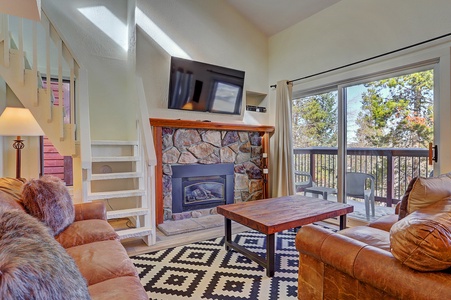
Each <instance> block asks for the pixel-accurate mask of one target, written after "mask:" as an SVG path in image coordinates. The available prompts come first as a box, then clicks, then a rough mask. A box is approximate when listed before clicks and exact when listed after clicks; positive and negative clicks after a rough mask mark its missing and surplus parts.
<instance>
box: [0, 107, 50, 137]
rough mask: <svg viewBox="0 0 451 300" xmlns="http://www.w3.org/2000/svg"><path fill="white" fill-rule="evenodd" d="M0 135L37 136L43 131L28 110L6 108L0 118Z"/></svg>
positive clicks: (42, 133)
mask: <svg viewBox="0 0 451 300" xmlns="http://www.w3.org/2000/svg"><path fill="white" fill-rule="evenodd" d="M0 135H6V136H39V135H44V131H42V129H41V127H40V126H39V124H38V122H37V121H36V120H35V118H34V117H33V115H32V114H31V112H30V110H28V108H20V107H7V108H5V110H4V111H3V113H2V115H1V116H0Z"/></svg>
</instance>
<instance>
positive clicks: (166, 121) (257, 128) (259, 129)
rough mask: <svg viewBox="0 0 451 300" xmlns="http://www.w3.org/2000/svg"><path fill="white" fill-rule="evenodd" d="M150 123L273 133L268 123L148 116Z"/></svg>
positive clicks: (157, 125)
mask: <svg viewBox="0 0 451 300" xmlns="http://www.w3.org/2000/svg"><path fill="white" fill-rule="evenodd" d="M149 120H150V125H152V126H153V127H171V128H194V129H210V130H236V131H254V132H265V133H273V132H274V126H268V125H249V124H237V123H222V122H205V121H190V120H180V119H158V118H150V119H149Z"/></svg>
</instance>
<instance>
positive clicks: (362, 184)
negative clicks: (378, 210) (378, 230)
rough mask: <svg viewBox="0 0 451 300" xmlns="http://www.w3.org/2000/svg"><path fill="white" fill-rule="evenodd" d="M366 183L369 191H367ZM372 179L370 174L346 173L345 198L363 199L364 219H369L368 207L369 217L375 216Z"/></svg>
mask: <svg viewBox="0 0 451 300" xmlns="http://www.w3.org/2000/svg"><path fill="white" fill-rule="evenodd" d="M368 181H369V183H370V189H367V188H366V187H367V184H368ZM374 181H375V179H374V177H373V176H372V175H370V174H366V173H359V172H348V173H346V196H349V197H355V198H360V199H364V201H365V212H366V219H367V220H369V219H370V205H371V215H372V216H373V217H374V216H375V204H374Z"/></svg>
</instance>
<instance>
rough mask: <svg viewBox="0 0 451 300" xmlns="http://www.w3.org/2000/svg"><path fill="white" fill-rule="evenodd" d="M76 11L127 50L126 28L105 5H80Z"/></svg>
mask: <svg viewBox="0 0 451 300" xmlns="http://www.w3.org/2000/svg"><path fill="white" fill-rule="evenodd" d="M78 11H79V12H80V13H81V14H82V15H83V16H85V17H86V18H87V19H88V20H89V21H91V22H92V23H93V24H94V25H95V26H97V27H98V28H99V29H100V30H102V31H103V32H104V33H105V34H106V35H107V36H108V37H109V38H110V39H112V40H113V41H114V42H115V43H116V44H118V45H119V46H121V47H122V49H124V50H125V51H128V30H127V25H126V24H124V23H123V22H122V21H121V20H119V18H118V17H116V16H115V15H114V14H113V13H112V12H111V11H110V10H109V9H108V8H106V7H105V6H93V7H82V8H79V9H78Z"/></svg>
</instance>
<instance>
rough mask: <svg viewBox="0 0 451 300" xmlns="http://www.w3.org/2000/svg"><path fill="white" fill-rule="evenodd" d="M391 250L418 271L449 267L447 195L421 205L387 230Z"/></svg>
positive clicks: (450, 239) (449, 204) (450, 212)
mask: <svg viewBox="0 0 451 300" xmlns="http://www.w3.org/2000/svg"><path fill="white" fill-rule="evenodd" d="M390 244H391V252H392V254H393V256H394V257H396V258H397V259H398V260H399V261H401V262H402V263H403V264H405V265H406V266H409V267H411V268H412V269H415V270H418V271H439V270H445V269H447V268H449V267H451V198H448V199H444V200H441V201H438V202H436V203H434V204H432V205H430V206H428V207H425V208H421V209H419V210H417V211H415V212H413V213H412V214H410V215H408V216H407V217H405V218H404V219H402V220H400V221H398V222H397V223H395V224H394V225H393V227H392V228H391V230H390Z"/></svg>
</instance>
